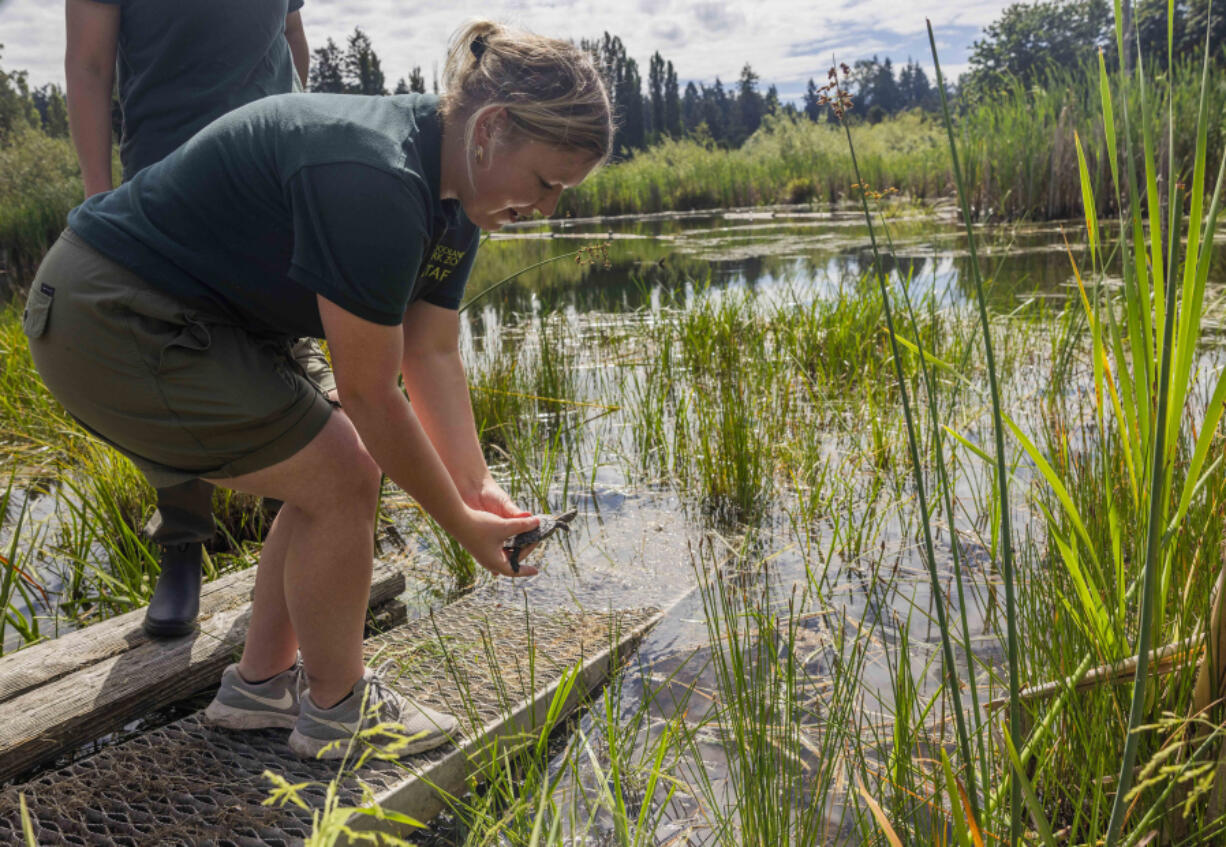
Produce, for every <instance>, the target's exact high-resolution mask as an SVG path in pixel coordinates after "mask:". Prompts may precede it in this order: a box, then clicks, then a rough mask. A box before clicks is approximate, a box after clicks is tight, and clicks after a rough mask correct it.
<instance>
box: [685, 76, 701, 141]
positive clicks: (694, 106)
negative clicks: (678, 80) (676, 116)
mask: <svg viewBox="0 0 1226 847" xmlns="http://www.w3.org/2000/svg"><path fill="white" fill-rule="evenodd" d="M700 123H702V95H701V94H699V92H698V86H697V85H695V84H694V83H692V82H687V83H686V84H685V95H684V96H683V97H682V98H681V125H682V127H683V128H684V129H685V134H686V135H689V134H690V133H692V132H693V131H694V130H695V129H697V128H698V125H699V124H700Z"/></svg>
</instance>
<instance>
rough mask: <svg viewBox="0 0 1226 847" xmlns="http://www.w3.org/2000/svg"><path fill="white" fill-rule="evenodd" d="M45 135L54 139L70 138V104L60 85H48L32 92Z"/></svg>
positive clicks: (31, 98)
mask: <svg viewBox="0 0 1226 847" xmlns="http://www.w3.org/2000/svg"><path fill="white" fill-rule="evenodd" d="M30 102H32V103H33V104H34V108H35V109H36V110H37V111H38V117H39V122H40V124H41V126H42V130H43V133H45V134H46V135H49V136H51V137H52V138H67V137H68V104H67V103H66V102H65V100H64V92H63V91H62V90H60V87H59V86H58V85H53V84H51V83H48V84H47V85H43V86H41V87H39V88H36V89H34V90H33V91H31V92H30Z"/></svg>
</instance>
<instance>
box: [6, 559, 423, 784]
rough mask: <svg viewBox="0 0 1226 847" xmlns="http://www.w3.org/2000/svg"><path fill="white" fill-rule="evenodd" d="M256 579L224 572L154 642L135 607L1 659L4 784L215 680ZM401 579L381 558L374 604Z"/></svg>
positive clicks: (243, 621) (243, 622)
mask: <svg viewBox="0 0 1226 847" xmlns="http://www.w3.org/2000/svg"><path fill="white" fill-rule="evenodd" d="M218 582H222V580H218ZM254 582H255V569H254V568H252V569H250V570H248V571H242V572H240V573H238V574H234V575H233V578H230V577H227V578H225V584H224V585H222V586H220V587H219V588H217V589H215V590H212V591H210V592H209V594H208V595H207V598H204V599H207V607H205V608H204V610H203V611H202V613H201V616H200V621H199V624H200V625H199V627H198V629H197V630H196V631H195V632H194V633H192V634H191V635H185V636H183V637H182V638H175V639H170V640H167V641H153V640H151V639H149V637H148V636H146V635H145V633H144V631H143V630H142V629H141V620H142V619H143V617H144V609H138V610H136V611H134V612H129V613H128V614H125V615H122V616H120V617H118V618H116V619H114V620H111V621H104V622H102V623H99V624H95V625H94V626H91V627H86V628H85V629H83V630H80V631H78V632H74V633H70V634H69V635H65V636H64V637H63V638H59V639H56V640H55V641H49V642H44V643H43V644H36V645H34V646H33V647H30V648H28V649H26V650H19V651H18V652H16V653H14V654H12V655H11V656H6V657H4V658H0V684H7V690H8V691H9V692H11V693H9V694H8V696H5V697H3V698H2V699H0V782H3V781H6V780H10V779H12V778H13V777H14V776H16V775H18V774H20V773H22V772H23V771H25V770H28V769H29V768H30V767H32V766H33V765H36V764H38V763H40V762H44V761H46V760H48V759H51V758H54V757H55V756H56V755H58V754H60V753H62V752H64V751H65V750H68V749H70V748H72V747H74V746H77V745H79V744H81V743H83V742H85V741H89V740H92V739H94V738H97V737H99V736H101V735H104V734H106V733H108V732H113V731H115V730H117V729H120V728H122V727H123V725H124V724H126V723H127V722H129V721H131V720H133V719H134V718H137V717H140V716H142V715H144V714H147V713H148V712H150V711H153V710H155V709H158V708H162V707H164V706H167V705H169V704H170V703H173V702H175V701H177V700H181V699H183V698H184V697H187V696H189V695H191V694H194V693H195V692H197V691H200V690H202V689H204V688H207V687H209V686H210V685H216V684H217V682H218V681H219V680H220V679H221V672H222V671H223V670H225V667H226V665H227V664H229V663H230V662H232V661H234V660H235V658H236V657H237V656H238V655H239V653H240V652H241V649H242V644H243V639H244V638H245V637H246V634H247V620H248V617H249V616H250V611H251V604H250V602H249V600H250V595H251V589H252V586H253V585H254ZM404 584H405V583H404V575H403V574H402V573H401V572H400V570H399V568H398V567H397V566H396V565H394V564H389V563H378V564H376V566H375V572H374V577H373V579H372V581H371V593H370V603H371V605H372V606H373V605H378V604H380V603H383V602H385V601H388V600H391V599H393V598H395V597H396V596H397V595H399V594H400V593H401V592H403V591H404ZM204 599H202V606H203V605H204ZM27 654H28V655H27ZM12 692H15V693H12Z"/></svg>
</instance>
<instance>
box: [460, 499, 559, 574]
mask: <svg viewBox="0 0 1226 847" xmlns="http://www.w3.org/2000/svg"><path fill="white" fill-rule="evenodd" d="M467 518H468V526H467V527H466V528H465V530H464V533H463V537H461V538H459V539H458V540H459V542H460V543H461V544H463V545H464V549H465V550H467V551H468V552H469V553H471V554H472V556H473V558H474V559H476V560H477V562H478V563H479V564H480V565H481V567H483V568H485V569H486V570H487V571H489V572H490V573H493V574H497V575H499V576H535V575H536V573H537V570H536V568H534V567H532V566H531V565H523V564H521V565H520V566H519V572H518V573H516V572H515V571H513V570H511V562H510V560H509V559H508V558H507V554H506V551H504V550H503V549H502V545H503V542H505V541H506V540H507V539H508V538H511V537H512V536H515V535H519V534H520V533H521V532H527V531H528V530H530V529H536V527H537V525H538V524H540V519H539V518H535V517H533V516H532V515H526V516H522V517H521V516H516V517H509V518H504V517H500V516H499V515H496V514H494V513H493V512H488V511H485V510H483V509H474V508H472V507H469V508H468V514H467Z"/></svg>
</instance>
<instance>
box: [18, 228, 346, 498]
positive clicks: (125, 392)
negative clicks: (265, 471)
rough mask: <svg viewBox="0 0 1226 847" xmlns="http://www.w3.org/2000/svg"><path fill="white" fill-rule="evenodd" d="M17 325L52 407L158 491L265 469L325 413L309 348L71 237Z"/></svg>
mask: <svg viewBox="0 0 1226 847" xmlns="http://www.w3.org/2000/svg"><path fill="white" fill-rule="evenodd" d="M22 326H23V329H24V330H25V333H26V335H27V337H28V339H29V343H30V352H31V354H32V355H33V358H34V364H35V366H36V367H37V368H38V372H39V374H41V375H42V378H43V381H44V382H46V384H47V387H48V388H50V389H51V392H52V393H53V394H54V395H55V396H56V399H58V400H59V401H60V403H62V404H63V406H64V408H65V409H67V410H68V411H69V412H70V413H71V414H72V415H73V416H74V417H75V418H77V420H79V421H80V422H81V423H82V424H83V425H84V426H85V427H86V429H88V430H89V431H90V432H92V433H93V434H94V435H96V436H98V437H99V438H101V439H102V440H104V441H106V442H108V443H109V444H111V445H113V446H114V447H115V448H117V449H118V450H119V451H120V452H122V453H124V454H125V455H127V456H128V457H129V458H131V459H132V461H133V462H134V463H135V464H136V466H137V467H138V468H140V469H141V471H143V472H144V474H145V476H147V477H148V478H149V481H150V482H151V483H152V484H153V485H154V486H155V487H157V488H165V487H168V486H171V485H177V484H179V483H182V482H185V481H187V480H189V479H194V478H197V477H202V478H204V479H218V478H226V477H234V476H239V475H242V474H247V473H251V472H253V471H257V470H261V469H262V468H267V467H270V466H271V465H274V464H276V463H277V462H280V461H282V460H284V459H288V458H289V457H290V456H292V455H294V454H295V453H297V452H298V451H299V450H301V449H302V448H303V447H305V446H306V445H307V444H309V443H310V441H311V440H312V439H313V438H314V437H315V436H316V435H317V434H318V433H319V431H320V430H322V429H323V427H324V424H325V423H327V421H328V417H329V416H330V415H331V414H332V411H333V406H332V404H331V403H329V401H328V399H327V396H326V394H327V392H328V391H330V390H332V389H333V388H334V387H335V383H333V382H332V377H331V371H330V370H329V369H328V367H327V361H326V359H324V358H323V355H322V353H320V351H319V348H318V347H317V346H315V345H304V344H301V343H299V344H298V345H297V349H296V350H295V349H294V347H295V345H294V344H293V342H292V340H288V339H283V338H269V337H261V336H257V335H253V334H252V333H250V332H248V331H247V330H245V329H243V328H242V327H237V326H233V325H230V324H227V323H225V322H223V321H221V320H219V319H216V318H212V317H210V316H209V315H207V314H204V313H202V312H201V311H199V310H198V309H194V308H192V307H190V306H187V305H184V304H183V303H181V302H179V301H178V300H176V299H175V298H174V297H171V296H169V295H167V294H165V293H163V292H161V291H158V290H157V289H155V288H153V287H152V286H151V285H150V284H149V283H147V282H145V281H144V280H142V279H141V278H140V277H138V276H136V275H135V274H134V273H132V272H131V271H129V270H127V269H126V268H124V267H122V266H121V265H118V264H116V263H115V262H113V261H111V260H110V259H108V258H107V257H105V256H103V255H102V254H101V253H99V252H98V251H96V250H94V249H93V248H92V247H90V246H89V245H88V244H86V243H85V242H84V241H83V240H82V239H81V238H80V237H79V236H77V235H76V234H75V233H73V232H72V231H71V230H65V231H64V233H63V235H61V236H60V239H59V241H57V242H56V243H55V245H54V246H53V247H52V248H51V250H50V252H48V253H47V255H46V257H45V258H44V259H43V262H42V264H41V265H40V266H39V269H38V274H37V275H36V276H35V277H34V282H33V283H32V284H31V286H30V295H29V299H28V300H27V303H26V312H25V318H24V320H23V324H22ZM295 353H297V354H298V355H297V358H296V357H295ZM308 373H310V376H309V375H308ZM311 376H313V377H314V379H312V378H311Z"/></svg>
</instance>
